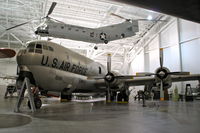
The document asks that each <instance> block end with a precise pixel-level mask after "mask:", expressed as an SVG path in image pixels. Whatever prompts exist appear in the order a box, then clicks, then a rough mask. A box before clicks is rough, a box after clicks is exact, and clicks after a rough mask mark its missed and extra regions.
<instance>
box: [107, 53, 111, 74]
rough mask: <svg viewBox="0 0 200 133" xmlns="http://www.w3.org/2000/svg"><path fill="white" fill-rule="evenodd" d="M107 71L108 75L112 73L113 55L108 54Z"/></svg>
mask: <svg viewBox="0 0 200 133" xmlns="http://www.w3.org/2000/svg"><path fill="white" fill-rule="evenodd" d="M107 71H108V73H110V72H111V54H108V56H107Z"/></svg>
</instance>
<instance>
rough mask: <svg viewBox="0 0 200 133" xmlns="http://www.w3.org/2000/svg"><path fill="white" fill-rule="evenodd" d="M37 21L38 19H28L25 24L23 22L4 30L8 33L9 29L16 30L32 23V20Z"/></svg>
mask: <svg viewBox="0 0 200 133" xmlns="http://www.w3.org/2000/svg"><path fill="white" fill-rule="evenodd" d="M38 19H39V18H32V19H30V20H28V21H26V22H23V23H21V24H18V25H15V26H12V27H10V28H7V29H5V31H8V30H11V29H14V28H17V27H19V26H22V25H25V24H28V23H30V22H31V21H33V20H38Z"/></svg>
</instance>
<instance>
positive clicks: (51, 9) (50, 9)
mask: <svg viewBox="0 0 200 133" xmlns="http://www.w3.org/2000/svg"><path fill="white" fill-rule="evenodd" d="M56 4H57V3H56V2H52V4H51V7H50V8H49V11H48V13H47V16H46V17H48V16H49V15H50V14H51V13H52V12H53V10H54V8H55V6H56Z"/></svg>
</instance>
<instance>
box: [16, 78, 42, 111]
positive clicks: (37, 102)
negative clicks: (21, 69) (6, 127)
mask: <svg viewBox="0 0 200 133" xmlns="http://www.w3.org/2000/svg"><path fill="white" fill-rule="evenodd" d="M26 89H27V92H28V99H29V101H28V107H29V108H30V109H31V111H32V112H35V111H36V109H39V108H41V106H42V101H41V99H40V98H39V96H38V92H39V90H38V88H37V87H33V89H31V86H30V80H29V78H27V77H25V78H24V81H23V84H22V87H21V90H20V94H19V97H18V100H17V104H16V106H15V110H14V111H15V112H19V108H20V106H21V103H22V101H23V99H24V93H25V91H26Z"/></svg>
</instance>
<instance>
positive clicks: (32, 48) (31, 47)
mask: <svg viewBox="0 0 200 133" xmlns="http://www.w3.org/2000/svg"><path fill="white" fill-rule="evenodd" d="M34 48H35V43H30V44H29V45H28V52H30V53H33V52H34Z"/></svg>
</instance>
